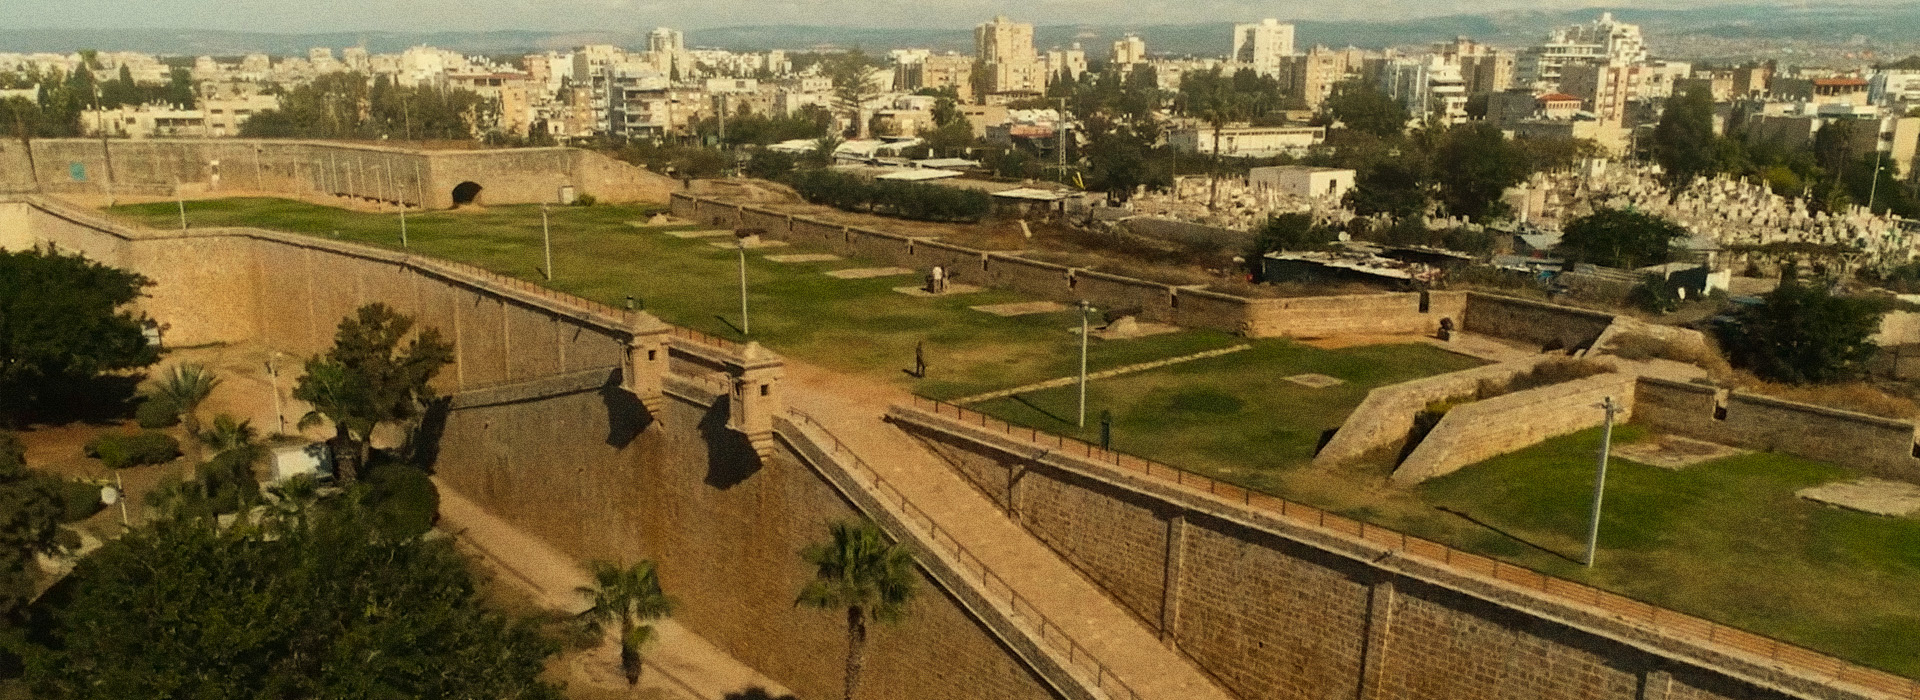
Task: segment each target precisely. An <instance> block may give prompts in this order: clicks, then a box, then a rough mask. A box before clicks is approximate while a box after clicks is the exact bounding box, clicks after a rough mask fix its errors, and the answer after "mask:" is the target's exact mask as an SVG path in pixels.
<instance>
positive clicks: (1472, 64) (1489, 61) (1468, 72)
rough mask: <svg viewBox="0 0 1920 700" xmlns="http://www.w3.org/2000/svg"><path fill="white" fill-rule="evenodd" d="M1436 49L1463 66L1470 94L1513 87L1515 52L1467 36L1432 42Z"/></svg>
mask: <svg viewBox="0 0 1920 700" xmlns="http://www.w3.org/2000/svg"><path fill="white" fill-rule="evenodd" d="M1433 52H1434V53H1436V54H1439V55H1441V56H1443V57H1445V58H1446V60H1447V61H1448V62H1450V63H1453V64H1455V65H1457V66H1459V67H1460V79H1461V80H1463V81H1465V83H1466V86H1467V94H1468V95H1486V94H1491V93H1495V92H1501V91H1503V90H1506V89H1507V88H1510V87H1513V69H1514V63H1515V61H1514V59H1515V57H1514V55H1513V52H1511V51H1507V50H1504V49H1496V48H1494V47H1491V46H1488V45H1486V44H1482V43H1479V42H1476V41H1474V40H1472V39H1468V38H1466V37H1460V38H1458V39H1455V40H1453V41H1451V42H1443V43H1437V44H1434V45H1433Z"/></svg>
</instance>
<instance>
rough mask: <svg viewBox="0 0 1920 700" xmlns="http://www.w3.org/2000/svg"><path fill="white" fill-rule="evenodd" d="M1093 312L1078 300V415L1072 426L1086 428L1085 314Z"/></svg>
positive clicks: (1091, 308) (1088, 305) (1090, 305)
mask: <svg viewBox="0 0 1920 700" xmlns="http://www.w3.org/2000/svg"><path fill="white" fill-rule="evenodd" d="M1092 312H1093V305H1092V304H1088V303H1087V300H1085V299H1081V300H1080V413H1079V417H1078V418H1077V419H1075V421H1074V425H1076V426H1079V427H1082V428H1085V427H1087V314H1089V313H1092Z"/></svg>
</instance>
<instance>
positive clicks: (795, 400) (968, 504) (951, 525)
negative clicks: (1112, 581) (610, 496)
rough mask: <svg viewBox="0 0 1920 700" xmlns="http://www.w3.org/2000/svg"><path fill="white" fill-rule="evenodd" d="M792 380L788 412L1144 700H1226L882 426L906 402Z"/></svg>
mask: <svg viewBox="0 0 1920 700" xmlns="http://www.w3.org/2000/svg"><path fill="white" fill-rule="evenodd" d="M786 371H787V385H788V391H787V397H788V403H789V405H791V406H793V407H794V408H797V409H800V410H801V411H804V412H806V413H807V414H808V415H810V416H812V417H813V419H814V420H816V421H818V422H820V423H821V424H823V425H825V426H826V427H827V429H828V430H831V431H832V432H833V434H834V436H835V437H838V438H840V440H841V441H842V442H844V443H846V445H847V446H848V447H849V448H850V449H852V450H853V451H854V452H855V453H856V454H858V455H860V456H861V458H862V459H864V460H865V461H866V462H867V464H868V465H870V466H871V467H872V468H873V469H874V470H876V471H878V472H880V475H881V476H883V477H885V478H886V479H887V480H888V481H890V482H892V483H893V485H894V486H895V487H897V488H898V489H899V490H900V491H901V493H902V494H903V495H905V496H906V498H907V499H908V500H910V501H912V502H913V504H914V505H916V506H918V507H919V508H920V509H922V510H924V511H926V513H927V515H928V517H930V518H932V519H933V520H934V521H935V522H937V523H938V524H939V525H940V527H941V528H943V529H945V530H946V531H947V532H949V533H951V534H952V535H953V537H954V538H955V539H957V540H959V541H960V542H961V543H963V544H964V545H965V546H966V547H967V549H968V550H970V551H972V552H973V553H974V555H975V556H978V557H979V558H980V559H981V560H983V561H984V562H986V564H987V566H988V567H989V568H992V569H993V570H994V572H995V573H996V574H998V575H999V576H1000V577H1001V578H1004V579H1005V580H1006V581H1007V583H1008V584H1009V585H1010V586H1012V587H1013V589H1014V590H1016V591H1018V592H1019V594H1020V595H1021V596H1022V597H1023V598H1025V599H1026V600H1028V601H1031V602H1032V603H1033V605H1034V606H1035V607H1037V608H1039V610H1040V612H1041V614H1043V615H1045V616H1046V617H1047V618H1048V619H1050V620H1052V621H1053V622H1054V623H1055V624H1057V625H1059V626H1060V628H1061V629H1063V630H1065V631H1066V633H1067V634H1068V635H1069V636H1071V637H1073V639H1074V640H1075V641H1077V642H1079V643H1080V645H1081V646H1083V647H1085V648H1086V649H1088V650H1089V651H1091V652H1093V655H1094V656H1095V657H1096V658H1098V659H1099V660H1100V661H1101V662H1103V663H1104V664H1105V665H1106V666H1107V667H1108V668H1109V669H1110V671H1111V672H1112V673H1113V674H1114V675H1116V676H1118V677H1119V678H1120V679H1121V680H1122V681H1123V682H1125V683H1126V684H1127V685H1128V686H1129V687H1131V688H1133V690H1134V692H1136V693H1138V694H1139V696H1140V697H1141V698H1145V699H1147V700H1230V698H1231V697H1232V696H1230V695H1228V694H1227V693H1226V692H1225V691H1223V690H1221V689H1220V688H1219V686H1217V685H1215V684H1214V683H1213V682H1212V680H1211V679H1210V678H1209V677H1208V676H1207V675H1205V674H1204V673H1203V672H1201V671H1200V670H1199V668H1197V667H1196V666H1194V665H1193V664H1192V663H1191V662H1189V661H1188V660H1187V659H1186V657H1184V656H1181V655H1180V654H1179V653H1177V652H1175V651H1173V650H1171V649H1168V648H1167V647H1166V646H1165V645H1163V644H1162V643H1161V641H1160V639H1159V637H1158V636H1157V635H1156V634H1155V633H1154V632H1153V631H1152V630H1150V629H1148V628H1147V627H1146V625H1144V624H1143V623H1141V622H1140V621H1138V620H1137V619H1136V618H1135V617H1134V616H1133V615H1132V614H1131V613H1129V612H1127V611H1126V609H1124V608H1122V607H1120V604H1119V603H1117V602H1115V601H1114V600H1113V599H1112V598H1110V597H1108V596H1107V594H1106V593H1105V592H1104V591H1102V590H1101V589H1100V588H1099V587H1098V586H1096V585H1094V583H1093V582H1091V581H1089V580H1087V579H1086V578H1084V577H1082V576H1081V575H1080V572H1079V571H1077V570H1075V569H1074V568H1073V567H1071V566H1069V565H1068V564H1067V563H1066V562H1065V561H1064V560H1062V559H1061V558H1060V557H1059V555H1056V554H1055V553H1054V552H1053V550H1051V549H1048V548H1047V547H1046V545H1043V544H1041V543H1040V541H1039V540H1038V539H1036V538H1035V537H1034V536H1033V535H1032V534H1030V533H1028V532H1027V531H1026V530H1025V529H1023V528H1021V527H1020V525H1018V524H1017V523H1015V522H1013V521H1012V520H1010V519H1008V518H1007V517H1006V515H1005V514H1003V513H1002V512H1001V511H1000V508H999V507H998V506H996V505H994V503H993V502H992V501H991V500H989V499H988V498H987V497H986V495H984V494H982V493H981V492H980V491H978V490H976V489H975V488H974V487H973V486H972V485H971V484H968V483H967V482H966V481H965V480H963V479H962V478H961V477H960V476H959V474H957V473H956V472H955V471H954V470H953V469H952V468H951V467H949V466H948V465H947V464H946V463H945V462H944V461H941V460H940V459H939V458H938V457H935V456H934V455H933V454H932V453H930V452H928V451H927V450H926V448H925V447H923V446H922V445H921V444H920V443H919V442H918V441H917V440H915V439H913V438H912V437H910V436H908V435H907V434H906V433H905V432H902V431H901V430H900V429H898V428H896V427H894V426H893V425H892V424H890V423H887V422H885V421H884V420H883V419H882V417H883V415H884V414H885V412H886V409H887V407H888V406H890V405H892V404H894V403H904V402H906V401H907V400H908V398H909V397H908V395H907V394H906V393H904V392H901V391H899V390H897V389H894V388H892V387H889V386H886V385H882V384H878V383H875V382H871V381H867V380H863V379H858V378H853V377H846V376H842V375H837V374H833V373H831V372H828V371H826V370H822V369H818V368H814V367H809V366H806V365H802V364H799V363H793V362H789V363H788V364H787V366H786Z"/></svg>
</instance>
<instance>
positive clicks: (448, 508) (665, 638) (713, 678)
mask: <svg viewBox="0 0 1920 700" xmlns="http://www.w3.org/2000/svg"><path fill="white" fill-rule="evenodd" d="M434 483H435V485H437V486H439V487H440V528H441V529H443V530H446V531H448V532H452V533H454V536H455V537H456V538H458V539H459V541H460V542H461V544H463V545H465V546H467V547H471V548H472V549H474V550H477V551H479V552H480V553H481V555H483V556H484V557H485V558H486V562H487V564H488V565H489V566H491V567H492V568H494V569H495V570H496V571H498V572H499V574H500V576H501V578H502V579H505V580H507V581H509V582H511V583H513V584H514V585H515V586H517V587H518V588H520V589H521V590H524V591H526V592H527V594H528V595H530V596H532V597H533V599H534V601H535V602H536V603H537V604H539V605H540V606H541V607H544V608H547V609H549V610H557V611H562V612H565V613H568V614H575V613H579V612H580V611H582V610H584V609H585V608H586V604H585V603H584V602H583V601H582V600H581V597H580V595H579V594H578V593H576V592H574V589H576V588H578V587H580V586H584V585H587V583H588V581H589V580H588V577H587V572H586V571H585V570H584V569H582V568H581V566H580V564H579V563H578V562H575V561H574V560H573V559H571V558H569V557H567V555H565V554H562V553H560V551H559V550H556V549H554V548H553V547H551V546H549V545H547V543H545V542H543V541H541V540H540V539H539V538H536V537H534V536H532V535H529V534H527V533H524V532H521V531H520V530H519V529H517V528H515V527H513V526H512V525H510V524H508V523H507V522H506V521H503V520H501V519H499V518H496V517H494V516H493V515H492V514H489V513H487V512H486V511H484V510H481V509H480V507H479V506H477V505H475V504H474V503H473V502H472V501H469V500H467V499H466V498H465V497H462V496H461V495H460V494H459V493H458V492H456V491H454V490H453V489H451V488H449V487H447V485H446V484H444V483H440V481H439V480H438V479H435V480H434ZM654 635H655V636H654V640H655V641H653V642H651V643H649V644H648V646H647V648H646V656H645V662H644V663H645V664H646V673H644V674H642V675H641V677H640V687H639V688H638V689H635V690H637V691H640V694H639V695H637V696H638V697H649V696H650V695H648V693H653V694H660V695H665V696H667V697H671V698H676V699H684V700H724V699H725V698H726V697H728V696H729V695H733V696H735V697H739V696H740V695H741V694H744V693H747V692H748V691H750V690H753V689H756V688H758V689H760V690H763V691H765V692H766V693H767V696H768V697H774V698H779V697H785V696H788V695H791V694H792V693H791V691H788V690H787V689H786V688H784V687H782V686H781V685H780V684H779V683H775V682H774V681H773V680H772V679H770V678H767V677H765V676H762V675H760V674H759V673H758V672H756V671H754V670H753V669H752V668H748V667H747V665H746V664H742V663H740V661H739V660H737V659H735V658H733V657H732V656H730V655H728V654H727V653H726V652H724V651H721V650H720V648H719V647H716V646H714V645H713V644H711V643H709V642H707V640H705V639H702V638H700V637H699V636H698V635H695V634H694V633H692V632H690V631H688V630H687V628H685V627H682V626H681V625H680V624H679V623H677V622H674V621H673V620H661V621H659V622H656V623H654ZM610 649H611V645H608V649H602V650H596V651H607V652H609V653H604V654H597V655H590V656H589V658H587V659H585V662H586V663H592V662H593V661H596V660H598V661H601V662H603V663H601V664H599V665H600V666H605V667H606V668H604V669H600V668H595V669H587V668H576V669H574V670H575V673H574V674H572V675H571V677H570V678H569V680H570V681H572V682H573V683H581V682H588V683H591V684H592V685H594V686H595V687H596V689H597V690H605V689H608V688H611V689H615V690H628V689H627V688H626V680H625V679H624V678H620V677H619V670H618V667H617V665H618V663H619V660H618V656H617V655H616V654H612V653H610ZM599 657H605V658H599ZM586 663H582V664H576V666H584V665H586ZM595 671H603V673H596V672H595ZM582 676H586V677H585V678H582ZM596 697H597V695H596ZM748 697H752V696H748Z"/></svg>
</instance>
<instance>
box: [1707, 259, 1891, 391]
mask: <svg viewBox="0 0 1920 700" xmlns="http://www.w3.org/2000/svg"><path fill="white" fill-rule="evenodd" d="M1883 313H1885V308H1884V307H1882V306H1881V305H1880V304H1879V303H1877V302H1875V301H1873V300H1870V299H1854V298H1848V297H1840V296H1834V295H1833V294H1832V293H1830V292H1828V291H1827V290H1826V289H1825V288H1824V287H1822V286H1815V285H1805V284H1801V283H1799V282H1798V281H1796V280H1794V279H1793V278H1792V276H1791V275H1786V276H1782V278H1781V280H1780V286H1779V287H1778V288H1776V289H1774V290H1773V291H1772V292H1769V293H1768V294H1767V295H1766V296H1765V297H1763V298H1762V301H1761V303H1759V304H1755V305H1753V306H1750V307H1747V308H1744V309H1741V310H1740V311H1739V312H1737V313H1736V314H1735V315H1734V318H1733V321H1732V322H1731V323H1728V324H1725V325H1723V326H1721V328H1720V336H1721V344H1722V345H1724V346H1725V347H1726V348H1727V354H1728V355H1729V356H1731V358H1732V359H1733V361H1734V363H1735V364H1737V365H1740V366H1742V367H1745V368H1747V369H1749V370H1751V371H1752V372H1753V373H1754V374H1757V375H1760V376H1761V377H1765V378H1767V379H1772V380H1774V381H1780V382H1789V383H1793V384H1806V383H1820V382H1834V381H1841V380H1846V379H1853V378H1857V377H1859V376H1861V375H1862V374H1864V373H1865V371H1866V364H1867V361H1868V360H1870V359H1872V358H1873V355H1874V353H1875V352H1876V351H1877V350H1878V348H1877V347H1875V346H1874V344H1873V341H1871V340H1869V338H1870V337H1872V335H1873V334H1874V333H1876V332H1878V331H1879V330H1880V316H1881V314H1883Z"/></svg>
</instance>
